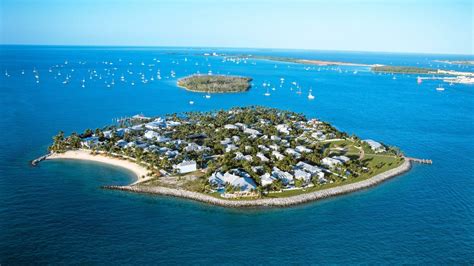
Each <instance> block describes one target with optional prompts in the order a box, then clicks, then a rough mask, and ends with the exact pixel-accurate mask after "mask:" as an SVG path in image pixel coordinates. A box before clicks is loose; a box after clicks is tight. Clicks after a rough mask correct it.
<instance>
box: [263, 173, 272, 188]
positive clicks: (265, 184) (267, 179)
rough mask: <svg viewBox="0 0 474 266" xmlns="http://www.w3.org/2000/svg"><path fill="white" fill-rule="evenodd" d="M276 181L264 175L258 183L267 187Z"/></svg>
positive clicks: (266, 174) (267, 174)
mask: <svg viewBox="0 0 474 266" xmlns="http://www.w3.org/2000/svg"><path fill="white" fill-rule="evenodd" d="M275 180H276V179H275V178H274V177H272V176H271V175H270V174H269V173H265V174H263V175H261V176H260V182H261V183H262V186H263V187H264V186H268V185H271V184H272V183H273V182H274V181H275Z"/></svg>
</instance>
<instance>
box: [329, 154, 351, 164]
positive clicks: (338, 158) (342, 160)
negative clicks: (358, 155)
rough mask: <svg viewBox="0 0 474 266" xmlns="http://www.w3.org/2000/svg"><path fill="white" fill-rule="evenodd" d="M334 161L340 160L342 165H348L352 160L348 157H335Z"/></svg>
mask: <svg viewBox="0 0 474 266" xmlns="http://www.w3.org/2000/svg"><path fill="white" fill-rule="evenodd" d="M332 158H333V159H336V160H339V161H340V162H341V163H347V162H348V161H350V160H351V159H350V158H349V157H347V156H344V155H341V156H333V157H332Z"/></svg>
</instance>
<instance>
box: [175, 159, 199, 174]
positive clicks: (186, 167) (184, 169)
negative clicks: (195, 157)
mask: <svg viewBox="0 0 474 266" xmlns="http://www.w3.org/2000/svg"><path fill="white" fill-rule="evenodd" d="M173 168H174V169H175V171H176V172H177V173H178V174H186V173H190V172H194V171H196V170H197V165H196V162H195V161H183V162H181V163H179V164H175V165H173Z"/></svg>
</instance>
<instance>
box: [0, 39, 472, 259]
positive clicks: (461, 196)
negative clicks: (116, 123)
mask: <svg viewBox="0 0 474 266" xmlns="http://www.w3.org/2000/svg"><path fill="white" fill-rule="evenodd" d="M0 51H1V54H0V139H1V142H0V202H1V204H0V264H2V265H3V264H5V265H8V264H24V263H53V264H59V263H87V264H91V263H92V264H95V263H105V264H115V263H120V264H123V263H148V264H151V263H153V264H156V263H166V264H172V263H177V262H180V263H187V264H196V263H199V264H208V263H212V264H216V263H223V262H227V263H246V264H249V263H251V264H254V263H259V264H264V263H272V264H282V263H299V264H303V263H339V264H343V263H351V264H356V263H357V264H378V263H383V264H388V263H390V264H402V263H417V264H418V263H434V264H453V263H464V264H472V263H473V262H474V233H473V232H474V196H473V195H474V175H473V171H474V159H473V156H472V154H473V152H474V123H473V122H474V116H473V111H474V110H473V109H474V86H468V85H454V86H449V85H448V84H444V87H445V88H446V90H445V91H444V92H438V91H436V90H435V88H436V87H437V86H438V85H439V84H440V83H439V82H437V81H424V82H423V83H422V84H421V85H418V84H417V83H416V77H415V76H414V75H411V76H409V75H397V79H396V80H394V79H393V78H392V75H377V74H374V73H371V72H370V71H368V69H367V68H364V67H341V73H340V72H339V71H336V70H333V69H332V67H330V68H321V69H320V71H317V69H318V67H312V68H311V69H309V70H305V68H306V67H307V66H303V65H296V64H288V63H275V62H270V61H254V60H249V61H248V62H247V64H243V63H241V64H234V63H231V62H222V58H217V57H203V56H199V54H202V53H204V52H213V51H218V50H216V49H184V48H160V49H157V48H108V47H96V48H84V47H34V46H25V47H21V46H0ZM218 52H226V53H234V54H241V53H252V54H266V55H275V56H292V57H301V58H314V59H327V60H339V61H349V62H359V63H381V64H393V65H413V66H425V67H440V68H446V69H457V70H464V71H474V69H473V68H472V67H462V66H456V65H454V66H449V65H445V64H439V63H434V62H432V60H435V59H470V60H473V56H449V55H417V54H390V53H356V52H323V51H284V50H238V49H228V50H219V51H218ZM154 58H155V59H157V60H159V61H160V62H159V63H158V62H157V61H154V60H153V59H154ZM185 58H187V62H185ZM65 61H67V62H68V64H65ZM79 62H86V63H85V64H79ZM103 62H112V63H113V65H110V64H107V65H106V64H104V63H103ZM142 62H143V63H144V66H142V65H141V63H142ZM176 62H178V63H179V64H176ZM252 62H254V63H255V64H252ZM129 63H132V65H130V64H129ZM196 63H197V65H196ZM149 64H155V66H148V65H149ZM56 65H59V66H58V67H55V66H56ZM61 65H62V66H61ZM275 66H276V67H275ZM49 68H52V72H51V73H50V72H49V71H48V70H49ZM112 68H117V69H116V70H111V69H112ZM33 69H36V70H37V71H38V73H39V76H40V78H39V79H40V83H39V84H37V83H36V82H35V78H34V74H33V72H32V71H33ZM71 69H74V72H71ZM90 69H95V70H96V71H97V73H100V74H101V75H102V79H101V80H99V79H97V78H94V79H93V80H89V74H88V73H87V71H88V70H90ZM149 69H152V71H150V70H149ZM157 69H160V71H161V76H162V77H163V79H162V80H156V79H155V80H154V81H153V82H149V83H148V84H143V83H141V82H140V76H139V75H138V73H140V72H143V73H145V76H146V78H147V79H149V77H150V76H151V75H152V74H153V75H155V74H156V71H157ZM22 70H24V71H25V74H23V75H22V74H21V71H22ZM58 70H60V72H61V73H62V74H61V76H58V75H57V73H58ZM108 70H110V71H112V72H115V77H114V80H115V85H114V86H111V87H110V88H108V87H106V85H105V82H108V83H110V82H111V79H112V76H111V75H110V74H109V75H108V74H107V71H108ZM127 70H130V71H131V72H133V74H132V75H130V74H128V73H127ZM171 70H174V71H176V78H169V79H168V78H166V77H167V76H169V73H170V71H171ZM209 70H212V71H213V72H214V73H222V74H227V73H229V74H235V75H248V76H251V77H253V78H254V84H255V85H254V86H253V88H252V89H251V90H250V91H249V92H248V93H241V94H231V95H213V96H212V98H211V99H209V100H206V99H204V98H203V95H202V94H197V93H192V92H187V91H184V90H182V89H179V88H177V87H176V86H175V83H176V79H177V78H179V77H182V76H185V75H188V74H192V73H195V72H197V71H200V72H201V73H207V72H208V71H209ZM346 70H347V71H346ZM355 70H357V71H358V72H357V74H354V73H353V71H355ZM5 71H8V75H9V77H7V76H6V75H5V74H4V72H5ZM122 73H124V74H125V77H126V80H127V82H126V83H123V82H121V81H120V76H121V74H122ZM67 74H71V78H70V80H71V81H70V83H69V84H62V81H64V79H65V76H66V75H67ZM282 77H283V78H285V84H284V85H283V86H282V87H281V88H280V87H279V86H278V84H279V80H280V78H282ZM83 78H85V79H86V83H85V88H81V80H82V79H83ZM155 78H156V75H155ZM132 81H134V82H135V83H136V84H135V86H131V85H130V82H132ZM292 81H296V82H298V83H299V84H300V85H301V86H302V89H303V94H302V95H298V94H296V93H295V91H294V90H293V91H291V90H290V87H291V86H290V82H292ZM263 82H270V83H272V84H274V85H277V86H276V90H275V91H270V92H271V94H272V95H271V96H270V97H265V96H263V94H264V92H265V89H264V88H263V87H262V85H261V84H262V83H263ZM310 86H311V87H312V88H313V94H314V95H315V96H316V99H315V100H314V101H308V100H307V98H306V95H307V92H308V88H309V87H310ZM190 100H193V101H194V102H195V104H194V105H189V104H188V102H189V101H190ZM246 105H265V106H271V107H278V108H283V109H289V110H292V111H297V112H302V113H305V114H306V115H307V116H308V117H318V118H320V119H322V120H325V121H328V122H330V123H332V124H334V125H335V126H336V127H338V128H339V129H341V130H344V131H347V132H348V133H351V134H352V133H354V134H357V135H359V136H361V137H363V138H373V139H376V140H380V141H383V142H385V143H388V144H391V145H396V146H399V147H400V148H401V149H402V150H403V151H405V153H406V154H408V155H410V156H414V157H421V158H429V159H432V160H433V161H434V164H433V165H429V166H427V165H415V166H414V168H413V169H412V171H410V172H409V173H407V174H405V175H402V176H400V177H397V178H394V179H392V180H390V181H388V182H385V183H383V184H382V185H380V186H378V187H376V188H373V189H370V190H365V191H361V192H357V193H353V194H351V195H346V196H342V197H337V198H333V199H328V200H323V201H319V202H315V203H311V204H306V205H302V206H298V207H294V208H288V209H266V210H260V209H258V210H233V209H225V208H220V207H214V206H208V205H205V204H201V203H196V202H192V201H188V200H181V199H175V198H167V197H159V196H148V195H135V194H129V193H125V192H119V191H105V190H102V189H100V186H101V185H106V184H126V183H127V182H129V181H131V179H132V175H131V174H130V173H128V172H125V171H123V170H121V169H116V168H113V167H109V166H106V165H102V164H96V163H89V162H72V161H54V162H45V163H42V164H41V165H40V166H39V167H30V166H29V164H28V162H29V160H31V159H33V158H35V157H36V156H39V155H42V154H44V153H45V151H46V147H47V146H48V145H49V143H50V141H51V137H52V136H53V135H54V134H56V133H57V131H59V130H64V131H65V132H66V133H71V132H72V131H81V130H83V129H85V128H96V127H101V126H104V125H107V124H109V123H110V122H111V121H112V120H111V119H113V118H118V117H123V116H129V115H133V114H137V113H143V114H145V115H150V116H151V115H161V114H166V113H170V112H182V111H191V110H215V109H220V108H229V107H232V106H246Z"/></svg>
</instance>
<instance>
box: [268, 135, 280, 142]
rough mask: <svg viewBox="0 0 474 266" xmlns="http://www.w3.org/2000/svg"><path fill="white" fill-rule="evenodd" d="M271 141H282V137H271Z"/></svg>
mask: <svg viewBox="0 0 474 266" xmlns="http://www.w3.org/2000/svg"><path fill="white" fill-rule="evenodd" d="M270 139H271V140H273V141H280V140H281V138H280V137H278V136H274V135H272V136H270Z"/></svg>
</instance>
